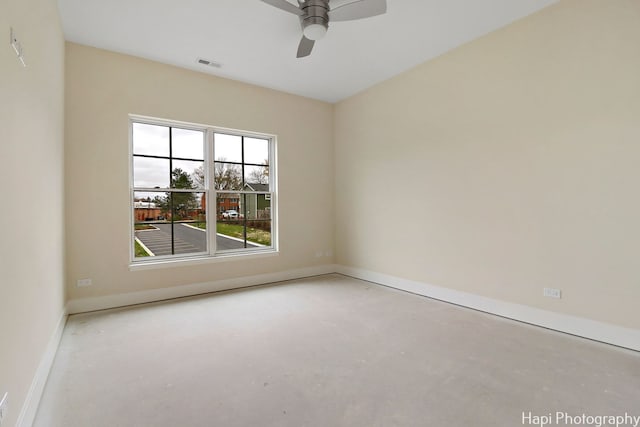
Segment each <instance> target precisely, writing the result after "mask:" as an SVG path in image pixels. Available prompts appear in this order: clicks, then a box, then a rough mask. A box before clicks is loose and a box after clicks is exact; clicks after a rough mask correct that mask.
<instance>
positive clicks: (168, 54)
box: [58, 0, 556, 102]
mask: <svg viewBox="0 0 640 427" xmlns="http://www.w3.org/2000/svg"><path fill="white" fill-rule="evenodd" d="M290 1H292V2H294V0H290ZM351 1H353V0H331V5H332V6H333V7H336V6H337V5H339V4H343V3H349V2H351ZM555 1H556V0H387V5H388V12H387V13H386V14H385V15H381V16H377V17H373V18H368V19H363V20H358V21H349V22H336V23H332V24H330V28H329V32H328V33H327V35H326V37H325V38H324V39H322V40H320V41H318V42H316V45H315V48H314V51H313V53H312V54H311V56H310V57H307V58H302V59H297V58H296V50H297V47H298V42H299V40H300V36H301V29H300V24H299V21H298V17H297V16H295V15H291V14H288V13H286V12H283V11H281V10H279V9H276V8H274V7H272V6H269V5H267V4H266V3H263V2H262V1H260V0H180V1H175V0H108V1H105V0H59V2H58V3H59V8H60V15H61V18H62V25H63V29H64V33H65V37H66V39H67V40H69V41H72V42H75V43H80V44H85V45H89V46H95V47H99V48H102V49H108V50H112V51H115V52H121V53H125V54H129V55H134V56H139V57H142V58H147V59H151V60H155V61H158V62H163V63H167V64H172V65H176V66H179V67H183V68H188V69H192V70H197V71H201V72H204V73H211V74H215V75H217V76H222V77H227V78H231V79H234V80H240V81H243V82H248V83H253V84H256V85H260V86H264V87H269V88H273V89H277V90H281V91H284V92H289V93H294V94H297V95H302V96H306V97H310V98H315V99H320V100H323V101H329V102H336V101H339V100H342V99H344V98H347V97H349V96H350V95H353V94H355V93H357V92H359V91H361V90H363V89H366V88H368V87H370V86H372V85H374V84H376V83H378V82H381V81H383V80H386V79H388V78H389V77H392V76H394V75H396V74H399V73H401V72H403V71H405V70H408V69H410V68H411V67H413V66H415V65H418V64H420V63H422V62H424V61H427V60H429V59H431V58H434V57H436V56H438V55H440V54H442V53H444V52H446V51H448V50H451V49H453V48H455V47H457V46H460V45H461V44H463V43H466V42H468V41H470V40H473V39H475V38H477V37H479V36H482V35H484V34H486V33H488V32H491V31H493V30H496V29H498V28H500V27H503V26H505V25H507V24H509V23H511V22H513V21H515V20H517V19H519V18H522V17H524V16H526V15H529V14H531V13H533V12H535V11H537V10H539V9H542V8H543V7H546V6H548V5H550V4H552V3H555ZM338 3H339V4H338ZM199 57H201V58H206V59H209V60H213V61H216V62H219V63H221V64H222V67H221V68H219V69H216V68H212V67H208V66H205V65H200V64H197V63H196V59H197V58H199Z"/></svg>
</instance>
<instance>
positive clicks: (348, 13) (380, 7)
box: [263, 0, 387, 21]
mask: <svg viewBox="0 0 640 427" xmlns="http://www.w3.org/2000/svg"><path fill="white" fill-rule="evenodd" d="M263 1H264V0H263ZM386 11H387V0H356V1H354V2H351V3H347V4H345V5H343V6H338V7H336V8H335V9H333V10H330V11H329V19H330V20H331V21H352V20H354V19H362V18H370V17H372V16H377V15H382V14H383V13H385V12H386Z"/></svg>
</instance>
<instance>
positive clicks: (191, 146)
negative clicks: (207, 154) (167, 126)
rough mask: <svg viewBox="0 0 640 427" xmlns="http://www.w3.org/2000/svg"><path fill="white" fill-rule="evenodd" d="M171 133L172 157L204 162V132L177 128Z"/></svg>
mask: <svg viewBox="0 0 640 427" xmlns="http://www.w3.org/2000/svg"><path fill="white" fill-rule="evenodd" d="M171 132H172V134H171V155H172V157H182V158H184V159H197V160H204V132H202V131H199V130H189V129H179V128H172V129H171Z"/></svg>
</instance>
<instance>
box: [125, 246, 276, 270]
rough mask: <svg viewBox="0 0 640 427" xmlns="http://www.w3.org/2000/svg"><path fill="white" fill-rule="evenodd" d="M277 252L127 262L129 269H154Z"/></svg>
mask: <svg viewBox="0 0 640 427" xmlns="http://www.w3.org/2000/svg"><path fill="white" fill-rule="evenodd" d="M278 255H279V252H278V251H277V250H275V249H273V250H268V251H256V252H246V253H229V254H220V255H215V256H201V257H192V258H179V259H163V260H157V261H155V260H154V261H146V260H145V261H137V262H132V263H131V264H129V271H139V270H156V269H160V268H172V267H188V266H192V265H200V264H215V263H219V262H230V261H246V260H250V259H257V258H270V257H274V256H278Z"/></svg>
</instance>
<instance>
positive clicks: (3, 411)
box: [0, 393, 9, 426]
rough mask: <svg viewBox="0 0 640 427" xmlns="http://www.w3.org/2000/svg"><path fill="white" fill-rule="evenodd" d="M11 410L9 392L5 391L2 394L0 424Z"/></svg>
mask: <svg viewBox="0 0 640 427" xmlns="http://www.w3.org/2000/svg"><path fill="white" fill-rule="evenodd" d="M8 411H9V393H5V394H4V396H2V400H0V426H1V425H2V421H3V420H4V418H5V417H6V416H7V412H8Z"/></svg>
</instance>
